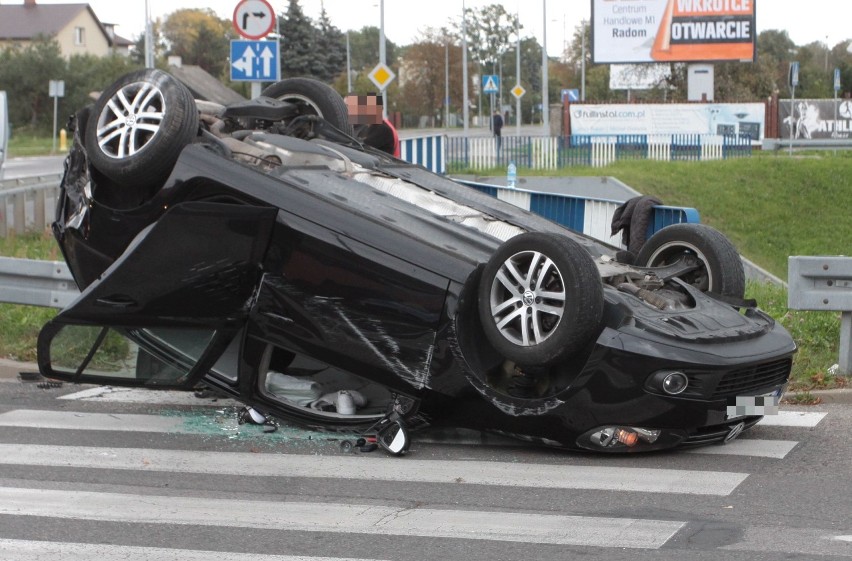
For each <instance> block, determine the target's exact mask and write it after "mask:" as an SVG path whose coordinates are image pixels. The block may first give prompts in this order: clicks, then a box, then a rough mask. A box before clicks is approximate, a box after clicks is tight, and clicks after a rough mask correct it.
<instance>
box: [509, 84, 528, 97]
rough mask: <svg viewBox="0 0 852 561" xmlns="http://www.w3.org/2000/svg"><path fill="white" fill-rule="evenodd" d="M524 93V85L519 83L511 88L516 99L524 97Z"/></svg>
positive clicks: (525, 91)
mask: <svg viewBox="0 0 852 561" xmlns="http://www.w3.org/2000/svg"><path fill="white" fill-rule="evenodd" d="M525 93H527V90H525V89H524V87H523V86H522V85H520V84H518V85H517V86H515V87H514V88H512V95H513V96H515V97H517V98H518V99H521V98H522V97H524V94H525Z"/></svg>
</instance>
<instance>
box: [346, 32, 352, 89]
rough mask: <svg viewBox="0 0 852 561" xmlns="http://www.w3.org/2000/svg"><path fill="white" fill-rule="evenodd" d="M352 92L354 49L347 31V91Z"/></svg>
mask: <svg viewBox="0 0 852 561" xmlns="http://www.w3.org/2000/svg"><path fill="white" fill-rule="evenodd" d="M351 92H352V50H351V49H350V48H349V31H347V32H346V93H347V94H348V93H351Z"/></svg>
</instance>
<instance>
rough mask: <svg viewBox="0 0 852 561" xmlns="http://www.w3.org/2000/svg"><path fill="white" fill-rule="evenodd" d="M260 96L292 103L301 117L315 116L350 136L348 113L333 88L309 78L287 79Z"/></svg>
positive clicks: (267, 89) (273, 85) (350, 128)
mask: <svg viewBox="0 0 852 561" xmlns="http://www.w3.org/2000/svg"><path fill="white" fill-rule="evenodd" d="M261 95H263V96H266V97H272V98H275V99H280V100H281V101H286V102H288V103H293V104H295V105H297V106H298V107H299V112H300V113H301V114H302V115H317V116H319V117H322V118H323V119H325V120H326V121H327V122H328V123H329V124H330V125H332V126H333V127H335V128H337V129H340V130H342V131H343V132H345V133H346V134H348V135H350V136H351V135H352V134H353V132H352V125H350V124H349V111H348V110H347V109H346V104H345V103H344V102H343V98H342V97H340V94H339V93H337V92H336V91H335V90H334V89H333V88H331V87H330V86H328V85H327V84H324V83H322V82H320V81H318V80H314V79H311V78H287V79H286V80H281V81H280V82H276V83H274V84H272V85H271V86H269V87H268V88H266V89H265V90H263V92H261Z"/></svg>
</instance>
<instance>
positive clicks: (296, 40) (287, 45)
mask: <svg viewBox="0 0 852 561" xmlns="http://www.w3.org/2000/svg"><path fill="white" fill-rule="evenodd" d="M279 29H280V30H281V38H280V39H279V41H280V43H281V77H282V78H293V77H298V76H311V77H318V76H321V75H322V74H323V64H322V62H320V60H319V57H318V56H317V30H316V29H315V28H314V26H313V24H312V23H311V19H310V18H309V17H307V16H306V15H305V13H304V12H303V11H302V7H301V6H300V5H299V0H290V4H289V6H288V8H287V13H286V14H285V15H284V16H283V17H281V18H280V19H279Z"/></svg>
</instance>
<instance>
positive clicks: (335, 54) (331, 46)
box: [315, 6, 346, 82]
mask: <svg viewBox="0 0 852 561" xmlns="http://www.w3.org/2000/svg"><path fill="white" fill-rule="evenodd" d="M316 54H317V56H318V57H319V58H320V59H321V62H322V69H321V72H322V73H321V75H319V76H315V78H317V79H318V80H322V81H323V82H331V81H332V80H333V79H334V78H336V77H337V76H339V75H340V73H342V72H343V73H345V72H346V38H345V37H344V35H343V33H342V32H341V31H340V30H339V29H338V28H337V27H335V26H334V25H332V24H331V20H329V19H328V12H326V11H325V6H323V7H322V11H321V12H320V19H319V22H318V29H317V51H316Z"/></svg>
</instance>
